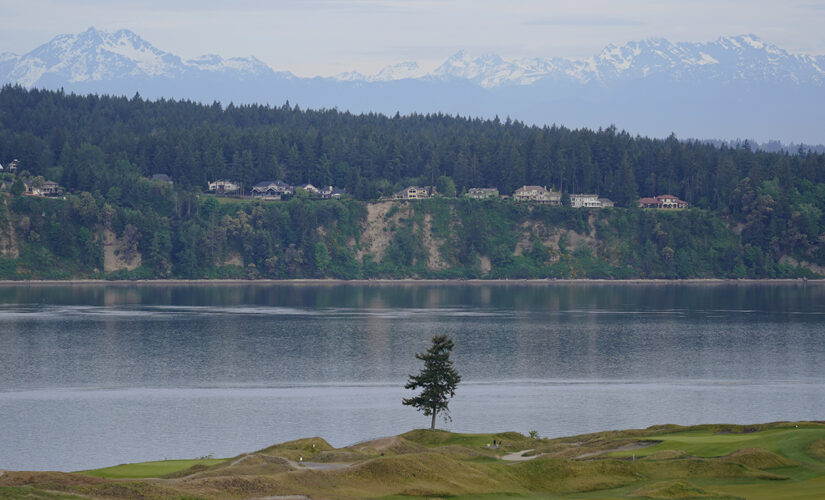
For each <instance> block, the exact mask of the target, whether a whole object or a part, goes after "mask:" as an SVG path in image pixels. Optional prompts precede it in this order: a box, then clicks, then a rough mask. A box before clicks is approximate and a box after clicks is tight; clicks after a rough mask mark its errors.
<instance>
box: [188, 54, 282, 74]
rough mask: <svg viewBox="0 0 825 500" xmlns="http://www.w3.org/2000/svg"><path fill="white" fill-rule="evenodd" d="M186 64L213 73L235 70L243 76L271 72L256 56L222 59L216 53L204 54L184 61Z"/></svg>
mask: <svg viewBox="0 0 825 500" xmlns="http://www.w3.org/2000/svg"><path fill="white" fill-rule="evenodd" d="M186 66H188V67H189V68H193V69H197V70H198V71H206V72H213V73H227V72H233V71H234V72H237V73H240V74H241V75H243V76H246V77H248V76H261V75H265V74H267V73H271V72H272V68H270V67H269V66H267V65H266V64H265V63H263V62H262V61H261V60H260V59H258V58H256V57H231V58H229V59H224V58H223V57H221V56H219V55H217V54H206V55H202V56H200V57H197V58H195V59H190V60H188V61H186Z"/></svg>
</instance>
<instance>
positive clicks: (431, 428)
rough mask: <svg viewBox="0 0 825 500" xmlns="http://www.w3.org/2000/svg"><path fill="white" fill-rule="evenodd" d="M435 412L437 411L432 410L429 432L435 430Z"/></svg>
mask: <svg viewBox="0 0 825 500" xmlns="http://www.w3.org/2000/svg"><path fill="white" fill-rule="evenodd" d="M436 412H438V410H433V422H432V424H430V430H431V431H434V430H435V414H436Z"/></svg>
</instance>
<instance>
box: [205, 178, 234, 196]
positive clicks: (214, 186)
mask: <svg viewBox="0 0 825 500" xmlns="http://www.w3.org/2000/svg"><path fill="white" fill-rule="evenodd" d="M240 190H241V185H240V183H237V182H233V181H227V180H224V179H221V180H217V181H215V182H210V183H209V191H212V192H213V193H218V194H224V193H237V192H238V191H240Z"/></svg>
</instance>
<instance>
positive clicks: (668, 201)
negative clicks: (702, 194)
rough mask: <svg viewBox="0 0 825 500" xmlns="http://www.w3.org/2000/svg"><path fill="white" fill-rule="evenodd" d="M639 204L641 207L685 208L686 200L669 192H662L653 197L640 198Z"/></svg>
mask: <svg viewBox="0 0 825 500" xmlns="http://www.w3.org/2000/svg"><path fill="white" fill-rule="evenodd" d="M639 206H640V207H642V208H659V209H664V210H675V209H678V208H687V206H688V204H687V202H686V201H682V200H680V199H679V198H677V197H676V196H673V195H670V194H663V195H659V196H655V197H653V198H640V199H639Z"/></svg>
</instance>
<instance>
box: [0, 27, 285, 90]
mask: <svg viewBox="0 0 825 500" xmlns="http://www.w3.org/2000/svg"><path fill="white" fill-rule="evenodd" d="M0 69H4V70H5V71H3V73H4V74H0V78H2V79H3V80H5V81H9V82H15V83H19V84H21V85H23V86H26V87H31V86H35V85H39V84H43V83H44V82H45V83H48V82H55V81H56V82H67V83H83V82H100V81H111V80H124V79H128V78H135V77H140V78H167V79H180V78H182V77H184V76H185V75H187V74H192V73H198V72H201V73H234V74H235V76H237V77H240V78H241V79H247V78H252V77H258V76H261V75H264V74H270V73H273V71H272V69H271V68H270V67H269V66H267V65H266V64H264V63H263V62H261V61H260V60H258V59H256V58H254V57H250V58H240V57H233V58H230V59H224V58H222V57H220V56H217V55H214V54H212V55H205V56H201V57H199V58H196V59H192V60H190V61H187V62H183V61H182V60H181V59H180V57H178V56H176V55H174V54H171V53H169V52H164V51H162V50H160V49H158V48H156V47H154V46H153V45H152V44H150V43H149V42H147V41H145V40H144V39H142V38H141V37H139V36H138V35H136V34H135V33H134V32H132V31H129V30H118V31H115V32H114V33H109V32H106V31H102V30H97V29H95V28H89V29H88V30H86V31H84V32H82V33H79V34H77V35H59V36H57V37H55V38H53V39H52V40H51V41H50V42H48V43H46V44H43V45H41V46H39V47H37V48H35V49H34V50H32V51H31V52H29V53H27V54H24V55H22V56H17V55H15V54H9V53H5V54H3V55H2V57H0Z"/></svg>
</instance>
